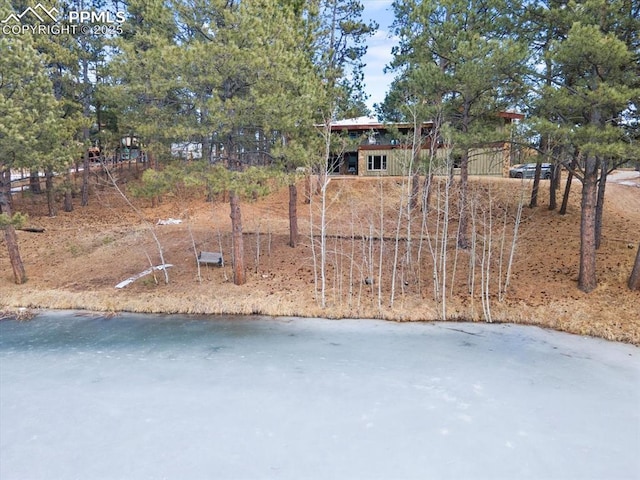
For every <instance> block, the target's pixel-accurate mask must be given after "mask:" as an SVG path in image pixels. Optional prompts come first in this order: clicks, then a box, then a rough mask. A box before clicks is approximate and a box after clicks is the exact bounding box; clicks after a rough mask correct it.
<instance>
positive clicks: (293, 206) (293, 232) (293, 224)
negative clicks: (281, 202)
mask: <svg viewBox="0 0 640 480" xmlns="http://www.w3.org/2000/svg"><path fill="white" fill-rule="evenodd" d="M296 245H298V188H297V187H296V184H295V183H291V184H289V246H290V247H292V248H296Z"/></svg>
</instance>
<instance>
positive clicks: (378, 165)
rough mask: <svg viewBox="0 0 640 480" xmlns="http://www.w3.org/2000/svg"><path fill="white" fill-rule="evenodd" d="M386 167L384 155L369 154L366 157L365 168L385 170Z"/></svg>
mask: <svg viewBox="0 0 640 480" xmlns="http://www.w3.org/2000/svg"><path fill="white" fill-rule="evenodd" d="M386 169H387V156H386V155H369V156H368V157H367V170H386Z"/></svg>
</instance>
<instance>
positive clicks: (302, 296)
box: [0, 178, 640, 345]
mask: <svg viewBox="0 0 640 480" xmlns="http://www.w3.org/2000/svg"><path fill="white" fill-rule="evenodd" d="M404 188H405V186H404V185H402V180H401V179H387V180H384V181H379V180H368V179H353V178H351V179H348V180H333V181H332V182H331V184H330V188H329V195H328V198H329V200H330V205H329V208H328V218H329V222H328V233H329V234H330V235H331V236H330V237H329V240H328V244H327V247H328V251H329V254H328V268H327V304H328V306H327V308H325V309H322V308H320V307H319V306H318V302H317V301H316V299H315V288H314V278H315V276H314V267H313V265H314V260H313V255H312V249H311V247H310V243H311V242H310V237H309V226H310V220H309V219H310V215H311V214H313V218H314V219H316V220H317V218H318V211H317V210H316V209H315V207H313V208H310V207H309V206H308V205H306V204H304V203H302V202H301V203H300V205H299V212H300V231H301V235H302V237H303V238H302V242H301V243H302V244H301V245H300V247H298V248H296V249H291V248H290V247H288V246H287V245H286V244H287V240H288V236H287V235H288V230H287V229H288V216H287V201H288V197H287V192H286V189H283V190H281V191H278V192H276V193H274V194H272V195H270V196H269V197H267V198H264V199H261V200H259V201H257V202H253V203H245V204H244V205H243V220H244V226H245V255H246V261H247V268H248V269H249V275H248V283H247V284H246V285H244V286H241V287H238V286H235V285H233V283H232V282H231V281H230V276H231V275H232V274H231V269H230V267H229V266H227V267H224V268H210V267H209V268H204V269H203V270H202V272H201V276H200V278H198V276H197V269H196V262H195V257H194V252H193V243H192V236H193V242H194V243H195V245H196V249H197V250H205V251H218V250H220V246H222V251H223V253H224V254H225V257H226V258H227V260H230V235H229V232H230V221H229V207H228V205H227V204H225V203H222V202H217V203H206V202H204V201H202V200H201V199H200V198H201V196H200V195H193V194H187V193H185V192H180V193H179V194H178V195H177V196H173V197H171V198H165V201H164V203H163V204H162V205H161V206H160V207H159V208H156V209H152V208H150V207H148V206H146V205H145V203H144V202H142V201H140V202H137V204H138V205H139V206H140V207H141V211H142V213H143V216H144V217H145V219H146V220H147V222H149V224H151V225H154V224H155V223H156V221H157V220H158V219H159V218H169V217H173V218H181V219H183V223H182V224H181V225H169V226H155V227H153V228H155V231H156V232H157V234H158V236H159V238H160V241H161V243H162V245H163V250H164V255H165V258H166V260H167V261H168V262H169V263H172V264H173V265H174V267H172V268H171V269H170V270H169V275H170V283H169V284H168V285H165V284H164V283H163V276H162V274H157V275H156V277H157V280H158V284H156V283H155V281H154V279H153V277H151V276H150V277H147V278H144V279H141V280H138V281H137V282H136V283H134V284H133V285H131V286H130V287H128V288H126V289H123V290H115V289H114V286H115V284H116V283H118V282H119V281H121V280H123V279H125V278H127V277H128V276H130V275H133V274H135V273H138V272H140V271H142V270H144V269H145V268H147V267H148V266H149V259H151V261H152V262H153V263H159V260H158V253H157V251H156V249H155V246H154V242H153V240H152V237H151V235H150V233H149V228H150V227H149V226H148V225H149V224H145V223H144V222H142V220H141V219H140V218H139V217H138V216H137V215H136V214H135V213H134V212H132V211H131V210H130V209H129V208H128V207H127V206H126V205H125V204H124V202H123V201H122V199H121V198H119V197H118V195H117V194H116V193H115V192H114V191H113V190H112V189H110V188H102V189H98V188H95V189H94V192H93V196H92V198H91V204H90V206H89V207H86V208H80V207H77V208H76V209H75V211H74V212H72V213H63V212H60V214H59V216H58V217H57V218H53V219H52V218H48V217H46V208H45V204H44V198H41V197H25V198H18V199H17V201H16V210H22V211H26V212H28V213H29V215H30V224H31V225H34V226H42V227H45V228H46V232H45V233H42V234H34V233H27V232H19V239H20V247H21V251H22V254H23V257H24V260H25V264H26V268H27V272H28V275H29V282H28V283H27V284H26V285H23V286H16V285H14V284H13V283H12V281H11V280H12V279H11V278H10V272H11V269H10V265H9V261H8V258H7V253H6V248H5V247H4V244H3V243H0V272H2V273H0V306H5V307H12V308H15V307H20V306H22V307H28V308H74V309H75V308H82V309H90V310H102V311H138V312H184V313H239V314H251V313H260V314H266V315H286V316H291V315H299V316H321V317H330V318H345V317H363V318H386V319H393V320H437V319H440V318H442V311H443V308H442V305H441V304H438V303H437V302H435V301H434V296H433V291H434V288H433V281H432V277H433V268H432V261H431V256H430V254H429V244H428V243H427V242H426V241H425V242H423V243H422V246H421V247H420V244H419V242H418V241H417V233H418V230H419V229H420V224H421V221H422V217H421V214H420V213H419V212H416V213H414V216H413V217H412V227H411V228H412V233H411V236H412V238H413V241H412V244H413V248H412V250H411V255H410V257H406V256H405V255H403V253H405V250H406V247H405V245H406V241H405V240H403V241H401V242H400V243H399V256H398V261H397V262H396V263H395V265H396V270H395V271H396V274H397V276H396V293H395V298H394V303H393V305H391V303H390V299H391V278H392V275H391V272H392V271H393V266H394V246H395V242H394V241H393V237H394V236H395V233H396V228H397V225H398V211H399V210H400V209H401V207H403V204H402V202H401V200H400V198H401V193H402V191H403V189H404ZM522 188H524V190H522ZM547 188H548V187H547V183H546V182H544V183H543V191H542V192H541V198H540V207H539V208H537V209H533V210H532V209H528V208H525V209H524V211H523V222H522V224H521V226H520V235H519V239H518V243H517V249H516V256H515V261H514V264H513V275H512V279H511V285H510V287H509V289H508V291H507V292H506V297H505V299H504V301H502V302H499V301H498V298H497V291H498V278H499V277H500V276H502V278H504V276H505V272H506V257H505V256H506V255H507V254H506V253H503V255H505V256H503V261H502V269H500V261H499V258H500V250H501V248H500V247H501V240H502V231H503V230H502V229H503V222H504V218H505V212H506V218H507V224H508V226H507V229H506V230H505V232H506V233H505V244H504V245H505V246H504V247H503V248H502V251H503V252H507V251H508V246H509V242H510V239H511V237H510V235H511V232H512V219H513V217H514V214H515V204H516V202H517V200H518V199H519V198H520V195H521V194H524V196H525V198H526V199H527V201H528V195H529V192H530V182H528V181H527V182H525V183H524V184H523V183H521V182H520V181H515V180H503V179H492V180H489V179H479V180H475V181H474V182H473V188H472V191H473V194H474V197H473V198H474V199H475V203H476V206H477V208H476V226H477V231H478V232H479V236H478V237H477V243H476V246H477V249H476V252H475V253H476V269H475V274H476V276H475V281H474V292H475V295H474V296H472V297H470V296H469V294H468V289H469V286H468V279H469V278H470V277H469V275H470V274H471V273H472V272H470V270H469V268H470V267H469V266H470V260H471V259H470V255H471V252H463V251H458V252H457V254H456V251H455V248H454V247H455V241H454V239H453V238H454V236H455V234H456V230H455V227H456V222H455V215H451V219H452V222H451V228H450V236H451V238H450V241H449V242H448V245H449V247H450V250H449V252H450V253H449V254H448V257H447V262H448V265H449V269H448V274H447V278H448V282H447V286H446V289H447V291H449V292H452V293H453V295H450V296H449V298H448V300H447V305H446V307H447V308H446V317H447V319H450V320H473V321H480V320H483V318H484V313H483V308H482V304H481V299H480V292H479V285H480V280H479V270H480V264H481V263H482V262H481V260H482V257H481V252H482V250H481V249H482V244H483V243H482V238H485V239H488V234H487V232H488V230H487V229H486V228H485V226H484V225H488V223H489V221H488V219H489V218H491V219H492V222H491V223H492V232H493V233H492V242H493V251H492V257H491V260H490V262H491V265H492V270H491V274H490V275H491V277H490V284H491V289H490V292H491V303H490V308H491V313H492V315H491V316H492V319H493V321H501V322H502V321H504V322H517V323H530V324H536V325H540V326H544V327H551V328H556V329H560V330H565V331H569V332H573V333H578V334H584V335H595V336H601V337H603V338H607V339H611V340H621V341H625V342H631V343H635V344H639V345H640V307H638V305H640V293H638V292H630V291H629V290H628V289H626V279H627V277H628V274H629V272H630V270H631V266H632V262H633V259H634V257H635V249H634V248H630V247H635V246H636V245H637V232H638V231H640V218H639V217H640V213H638V212H640V208H635V207H637V206H636V205H635V204H634V202H636V201H640V194H639V193H638V189H637V188H635V187H625V186H620V185H611V186H610V187H608V192H607V195H608V199H607V204H606V217H605V225H604V232H603V233H604V240H603V245H602V248H601V250H600V251H599V252H598V276H599V281H600V286H599V287H598V288H597V289H596V291H594V292H592V293H591V294H589V295H586V294H584V293H582V292H580V291H579V290H577V288H576V279H577V272H578V257H579V236H578V234H579V220H580V219H579V208H578V205H579V184H575V185H574V192H573V193H572V197H571V205H570V208H569V211H568V214H567V215H566V216H559V215H558V214H557V212H550V211H548V210H547V209H546V206H547V195H548V194H547V191H546V190H547ZM443 199H444V197H443V196H440V197H438V196H437V195H434V196H433V197H432V199H431V200H432V202H431V204H432V210H431V213H430V217H429V220H428V221H429V223H428V224H429V229H430V232H431V239H432V242H433V241H434V238H435V232H436V229H437V228H438V229H440V230H439V231H441V223H437V222H436V218H435V217H436V215H435V213H434V212H436V211H437V207H438V205H439V204H440V205H442V201H443ZM314 201H317V198H316V199H314ZM439 202H440V203H439ZM489 203H491V211H490V213H491V215H489ZM454 205H455V200H454V203H453V206H452V211H453V210H455V207H454ZM381 208H382V210H381ZM381 212H382V228H381V223H380V213H381ZM441 220H442V218H441ZM381 230H382V236H383V238H384V240H383V242H382V249H383V250H382V256H380V248H381V242H380V241H379V240H373V241H369V240H368V237H369V236H370V235H373V236H374V237H376V238H379V237H380V231H381ZM400 231H401V233H402V234H401V236H402V237H404V238H405V239H406V236H407V235H406V232H407V218H406V216H405V217H403V218H401V219H400ZM483 234H487V235H485V237H482V235H483ZM316 240H317V238H316ZM432 245H433V243H432ZM418 250H420V252H418ZM334 252H338V254H334ZM418 255H420V260H419V261H418ZM380 258H382V264H383V265H382V277H381V278H382V281H381V282H380V281H378V278H377V277H378V268H379V261H380ZM407 258H410V259H408V260H404V261H403V259H407ZM485 260H487V261H489V260H488V258H487V257H485ZM228 263H230V262H228ZM454 265H455V272H454V270H453V267H454ZM372 267H373V268H372ZM370 272H373V276H374V277H375V278H376V280H377V281H376V284H375V285H373V286H367V285H364V284H363V282H362V279H363V278H364V277H365V276H368V275H369V274H370ZM379 300H380V302H379ZM379 303H380V305H379Z"/></svg>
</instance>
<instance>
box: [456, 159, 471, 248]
mask: <svg viewBox="0 0 640 480" xmlns="http://www.w3.org/2000/svg"><path fill="white" fill-rule="evenodd" d="M468 197H469V150H468V149H465V151H464V153H463V154H462V160H461V161H460V200H459V202H460V224H459V232H460V235H459V236H458V248H462V249H463V250H466V249H467V248H469V213H468V211H467V210H468V203H469V198H468Z"/></svg>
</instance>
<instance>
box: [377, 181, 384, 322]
mask: <svg viewBox="0 0 640 480" xmlns="http://www.w3.org/2000/svg"><path fill="white" fill-rule="evenodd" d="M378 185H379V186H380V194H379V195H380V212H379V213H380V231H379V232H378V235H379V241H378V245H379V249H380V252H379V253H380V254H379V258H378V310H382V261H383V259H384V188H383V184H382V177H379V178H378Z"/></svg>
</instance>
